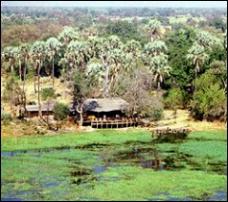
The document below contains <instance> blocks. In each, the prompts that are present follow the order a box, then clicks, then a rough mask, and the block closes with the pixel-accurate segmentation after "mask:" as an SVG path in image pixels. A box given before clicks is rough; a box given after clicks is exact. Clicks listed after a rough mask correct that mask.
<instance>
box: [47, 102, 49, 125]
mask: <svg viewBox="0 0 228 202" xmlns="http://www.w3.org/2000/svg"><path fill="white" fill-rule="evenodd" d="M47 124H48V127H49V100H48V113H47Z"/></svg>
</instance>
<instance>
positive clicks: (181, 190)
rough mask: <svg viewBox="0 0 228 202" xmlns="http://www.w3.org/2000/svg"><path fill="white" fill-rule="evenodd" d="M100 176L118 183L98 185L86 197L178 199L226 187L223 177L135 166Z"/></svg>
mask: <svg viewBox="0 0 228 202" xmlns="http://www.w3.org/2000/svg"><path fill="white" fill-rule="evenodd" d="M104 175H105V176H112V177H113V176H115V177H117V176H120V178H121V180H119V181H108V182H104V183H99V184H98V185H97V186H95V188H94V189H93V190H91V191H89V192H88V193H87V196H91V197H95V198H99V199H102V200H110V199H112V200H146V199H149V198H153V197H156V196H158V195H159V194H160V193H161V192H165V193H169V194H170V196H175V197H178V198H185V197H187V196H189V197H195V198H200V197H201V196H202V193H205V192H207V193H212V192H213V191H214V190H217V189H221V188H223V187H224V186H225V185H226V177H224V176H219V175H211V174H205V173H204V172H201V171H188V170H183V171H179V172H172V171H163V172H156V171H153V170H150V169H149V170H148V169H143V168H138V167H123V168H121V167H120V168H112V169H110V170H109V171H108V172H107V173H104Z"/></svg>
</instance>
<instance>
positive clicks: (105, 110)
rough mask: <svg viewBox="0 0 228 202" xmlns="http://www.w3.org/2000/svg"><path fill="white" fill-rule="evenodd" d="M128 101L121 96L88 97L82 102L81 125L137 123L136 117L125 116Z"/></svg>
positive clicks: (109, 126) (117, 125)
mask: <svg viewBox="0 0 228 202" xmlns="http://www.w3.org/2000/svg"><path fill="white" fill-rule="evenodd" d="M128 108H129V103H128V102H126V101H125V100H123V99H122V98H118V97H115V98H96V99H95V98H90V99H86V100H85V101H84V103H83V125H84V126H86V125H87V126H88V125H91V126H92V127H93V128H119V127H129V126H136V125H137V118H136V117H129V116H127V115H126V114H127V111H128Z"/></svg>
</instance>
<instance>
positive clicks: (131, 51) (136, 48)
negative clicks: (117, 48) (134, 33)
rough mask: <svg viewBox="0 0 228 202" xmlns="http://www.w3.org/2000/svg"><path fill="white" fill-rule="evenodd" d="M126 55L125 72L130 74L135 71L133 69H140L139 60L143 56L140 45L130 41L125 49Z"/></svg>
mask: <svg viewBox="0 0 228 202" xmlns="http://www.w3.org/2000/svg"><path fill="white" fill-rule="evenodd" d="M124 53H125V58H124V63H125V70H126V71H128V72H129V73H130V72H131V71H133V68H137V67H138V60H139V59H140V56H141V45H140V43H139V42H138V41H135V40H130V41H128V42H127V43H126V45H125V47H124Z"/></svg>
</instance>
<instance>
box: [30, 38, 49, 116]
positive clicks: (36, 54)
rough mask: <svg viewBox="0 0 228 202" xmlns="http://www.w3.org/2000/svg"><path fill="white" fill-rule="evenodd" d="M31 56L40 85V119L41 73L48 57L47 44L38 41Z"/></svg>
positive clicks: (40, 114) (38, 92) (32, 48)
mask: <svg viewBox="0 0 228 202" xmlns="http://www.w3.org/2000/svg"><path fill="white" fill-rule="evenodd" d="M31 55H32V60H33V63H34V65H35V69H36V74H37V84H38V89H37V95H38V96H37V100H38V105H39V117H40V118H42V111H41V99H40V71H41V68H42V66H43V62H44V59H45V57H46V54H45V42H43V41H36V42H35V43H34V44H33V45H32V47H31Z"/></svg>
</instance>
